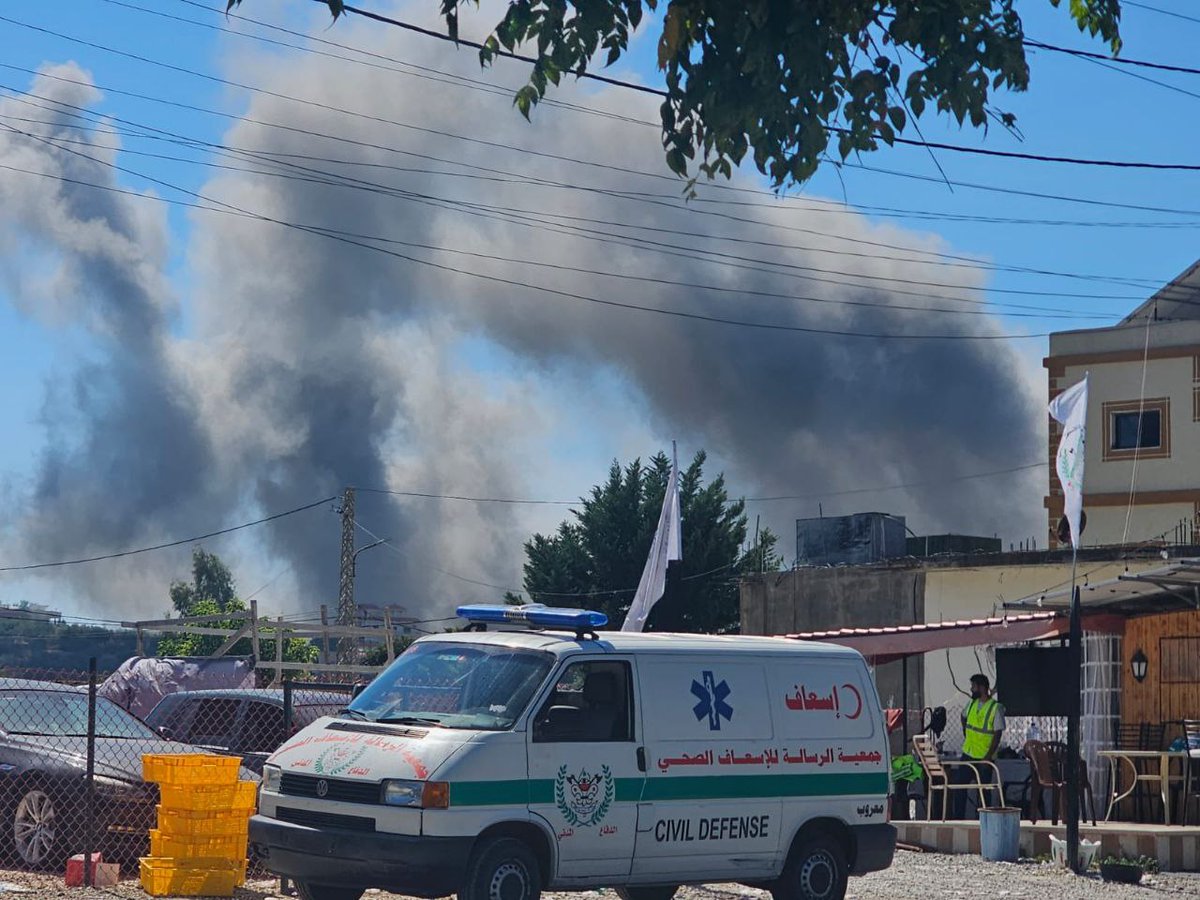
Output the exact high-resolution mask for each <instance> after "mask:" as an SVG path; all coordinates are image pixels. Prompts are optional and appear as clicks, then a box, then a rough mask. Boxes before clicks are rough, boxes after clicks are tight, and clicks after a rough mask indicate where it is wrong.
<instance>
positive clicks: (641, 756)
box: [637, 747, 646, 772]
mask: <svg viewBox="0 0 1200 900" xmlns="http://www.w3.org/2000/svg"><path fill="white" fill-rule="evenodd" d="M637 764H638V771H639V772H645V771H646V748H645V747H638V748H637Z"/></svg>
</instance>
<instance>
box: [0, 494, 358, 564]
mask: <svg viewBox="0 0 1200 900" xmlns="http://www.w3.org/2000/svg"><path fill="white" fill-rule="evenodd" d="M336 499H337V497H336V496H334V497H324V498H322V499H320V500H316V501H314V502H312V503H306V504H305V505H304V506H297V507H295V508H294V509H289V510H285V511H284V512H280V513H274V514H273V515H269V516H264V517H263V518H261V519H255V520H253V521H252V522H243V523H242V524H241V525H234V526H232V527H230V528H221V529H219V530H217V531H210V532H208V533H207V534H198V535H195V536H193V537H188V538H181V539H179V540H174V541H167V542H165V543H161V544H154V545H152V546H150V547H139V548H138V549H136V550H119V551H117V552H115V553H105V554H103V555H100V556H87V557H81V558H79V559H64V560H59V561H57V562H45V563H30V564H26V565H19V566H0V572H28V571H31V570H33V569H52V568H59V567H61V566H77V565H80V564H82V563H92V562H100V561H101V560H106V559H120V558H122V557H125V556H136V555H137V554H139V553H150V552H152V551H154V550H166V549H167V548H169V547H179V546H182V545H184V544H194V543H196V542H197V541H204V540H208V539H209V538H214V537H220V536H221V535H224V534H231V533H233V532H235V531H241V530H242V529H244V528H252V527H253V526H255V525H263V524H266V523H267V522H274V521H275V520H277V519H282V518H285V517H287V516H293V515H295V514H296V513H301V512H305V511H307V510H310V509H315V508H316V507H318V506H324V505H325V504H326V503H329V502H331V501H333V500H336Z"/></svg>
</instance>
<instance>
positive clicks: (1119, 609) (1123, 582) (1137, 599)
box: [1005, 557, 1200, 615]
mask: <svg viewBox="0 0 1200 900" xmlns="http://www.w3.org/2000/svg"><path fill="white" fill-rule="evenodd" d="M1079 605H1080V608H1081V609H1083V610H1085V611H1087V610H1103V611H1105V612H1111V613H1119V614H1122V615H1144V614H1147V613H1156V612H1176V611H1179V610H1185V609H1200V559H1197V558H1194V557H1193V558H1189V559H1177V560H1174V561H1173V562H1171V563H1169V564H1168V565H1165V566H1161V567H1160V568H1157V569H1150V570H1149V571H1146V572H1139V573H1137V574H1136V575H1131V574H1128V573H1126V574H1124V575H1118V576H1117V577H1116V578H1111V579H1109V580H1107V581H1100V582H1097V583H1096V584H1081V585H1080V586H1079ZM1070 606H1071V589H1070V588H1064V589H1062V590H1059V591H1055V592H1053V593H1048V594H1044V595H1038V596H1033V597H1026V598H1024V599H1022V600H1017V601H1015V602H1013V603H1006V604H1005V608H1006V609H1029V608H1031V607H1037V608H1041V609H1045V610H1058V611H1061V610H1065V609H1069V608H1070Z"/></svg>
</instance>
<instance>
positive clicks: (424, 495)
mask: <svg viewBox="0 0 1200 900" xmlns="http://www.w3.org/2000/svg"><path fill="white" fill-rule="evenodd" d="M1046 464H1047V463H1046V461H1045V460H1044V459H1043V460H1041V461H1039V462H1035V463H1029V464H1028V465H1024V466H1013V467H1011V468H1008V469H994V470H992V471H989V472H973V473H971V474H969V475H957V476H952V477H948V478H938V479H936V480H931V481H914V482H909V483H907V484H888V485H876V486H874V487H865V488H853V489H851V490H844V491H823V492H821V493H819V494H780V495H776V496H772V497H742V498H740V499H734V500H729V501H727V502H729V503H739V502H742V503H771V502H774V501H779V500H817V499H820V498H822V497H846V496H850V495H852V494H868V493H882V492H884V491H899V490H905V489H908V488H917V487H930V486H936V485H940V484H946V483H949V482H958V481H970V480H973V479H977V478H995V477H997V476H999V475H1011V474H1013V473H1015V472H1026V471H1028V470H1030V469H1038V468H1042V467H1044V466H1045V465H1046ZM355 490H356V491H358V492H359V493H363V494H390V495H394V496H399V497H415V498H420V499H427V500H453V501H461V502H466V503H499V504H513V505H530V506H577V505H579V504H580V503H585V502H587V500H586V498H580V499H578V500H531V499H523V498H514V497H472V496H466V495H462V494H436V493H432V492H427V491H399V490H387V489H385V488H369V487H355Z"/></svg>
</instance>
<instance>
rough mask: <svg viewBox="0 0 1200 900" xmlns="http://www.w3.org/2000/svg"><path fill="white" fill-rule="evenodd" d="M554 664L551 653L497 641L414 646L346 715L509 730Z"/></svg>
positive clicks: (389, 720) (361, 696) (359, 697)
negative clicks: (505, 645)
mask: <svg viewBox="0 0 1200 900" xmlns="http://www.w3.org/2000/svg"><path fill="white" fill-rule="evenodd" d="M553 663H554V657H553V656H552V655H550V654H548V653H537V652H534V651H530V650H514V649H512V648H511V647H503V646H499V645H496V646H491V645H488V644H471V645H465V644H451V643H424V642H422V643H419V644H414V645H413V646H412V647H410V648H409V649H408V650H406V651H405V652H404V653H403V654H401V655H400V657H399V658H398V659H397V660H396V661H395V662H394V663H393V664H392V665H391V667H390V668H388V669H387V671H385V672H383V673H381V674H380V675H379V676H378V677H377V678H376V679H375V680H374V681H372V682H371V683H370V684H369V685H368V686H367V688H366V689H365V690H364V691H363V692H362V693H361V694H359V695H358V697H356V698H355V700H354V702H353V703H351V704H350V707H349V710H348V711H347V713H346V715H350V716H353V717H355V718H365V719H370V720H371V721H373V722H395V723H400V724H412V725H440V726H442V727H446V728H470V729H480V730H487V731H497V730H503V729H506V728H511V727H512V725H513V723H514V722H516V720H517V718H518V717H519V716H520V715H521V713H522V712H523V711H524V709H525V707H526V706H527V705H528V704H529V700H530V698H531V697H532V696H533V695H534V693H535V692H536V691H537V689H538V687H539V686H540V685H541V684H542V682H543V681H545V680H546V675H547V673H548V672H549V671H550V667H551V665H552V664H553Z"/></svg>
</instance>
